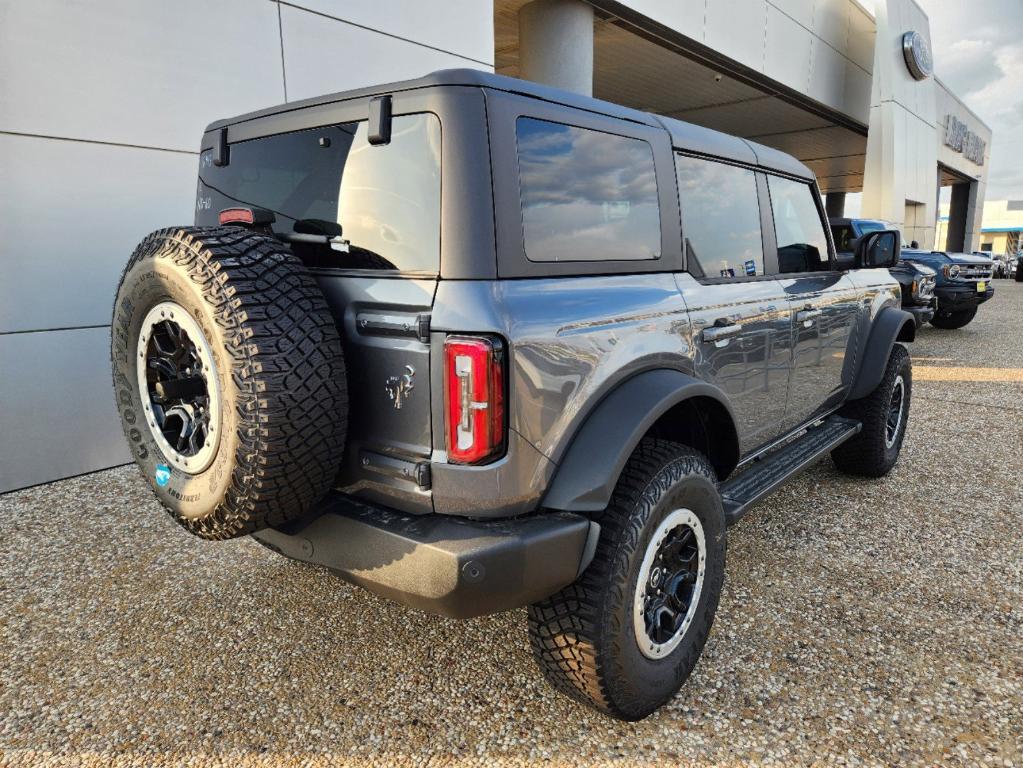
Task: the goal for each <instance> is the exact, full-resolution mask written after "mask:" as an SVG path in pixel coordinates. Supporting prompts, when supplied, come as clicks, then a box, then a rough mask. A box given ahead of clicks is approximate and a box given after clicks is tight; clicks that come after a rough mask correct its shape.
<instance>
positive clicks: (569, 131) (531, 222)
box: [515, 117, 661, 261]
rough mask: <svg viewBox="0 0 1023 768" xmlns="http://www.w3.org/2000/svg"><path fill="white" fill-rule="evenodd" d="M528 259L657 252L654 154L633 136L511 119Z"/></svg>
mask: <svg viewBox="0 0 1023 768" xmlns="http://www.w3.org/2000/svg"><path fill="white" fill-rule="evenodd" d="M515 139H516V145H517V148H518V160H519V196H520V200H521V203H522V232H523V240H524V244H525V249H526V258H528V259H529V260H530V261H625V260H639V259H656V258H658V257H659V256H660V255H661V216H660V209H659V206H658V201H657V179H656V177H655V175H654V154H653V150H652V149H651V147H650V145H649V144H648V143H647V142H645V141H642V140H640V139H632V138H627V137H625V136H615V135H613V134H610V133H602V132H600V131H593V130H588V129H585V128H576V127H573V126H570V125H562V124H560V123H551V122H547V121H545V120H536V119H534V118H530V117H520V118H518V119H517V121H516V123H515Z"/></svg>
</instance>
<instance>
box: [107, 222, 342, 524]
mask: <svg viewBox="0 0 1023 768" xmlns="http://www.w3.org/2000/svg"><path fill="white" fill-rule="evenodd" d="M111 360H112V364H113V373H114V389H115V391H116V397H117V408H118V411H119V413H120V416H121V424H122V426H123V428H124V433H125V435H126V436H127V438H128V442H129V444H130V446H131V450H132V453H133V454H134V457H135V461H136V462H137V463H138V465H139V467H140V468H141V470H142V474H143V476H144V477H145V478H146V480H147V481H148V482H149V483H150V485H151V486H152V488H153V490H154V491H155V492H156V496H157V498H158V499H159V500H160V502H161V503H162V504H163V505H164V506H165V507H166V508H167V510H168V511H169V512H170V514H171V515H172V516H173V517H174V519H175V520H176V521H177V522H178V523H180V524H181V525H182V526H184V527H185V528H187V529H188V530H189V531H190V532H191V533H194V534H195V535H197V536H201V537H202V538H206V539H228V538H233V537H236V536H243V535H246V534H249V533H252V532H253V531H256V530H259V529H260V528H265V527H268V526H277V525H280V524H283V523H285V522H287V521H289V520H293V519H295V518H296V517H299V516H301V515H303V514H304V513H306V512H308V511H309V510H310V508H312V506H313V505H314V504H315V503H316V502H317V501H318V500H319V499H320V498H321V497H322V496H323V495H324V494H325V493H326V492H327V491H328V490H329V489H330V487H331V484H332V482H333V479H334V477H335V476H336V474H337V470H338V468H339V466H340V464H341V458H342V452H343V451H344V444H345V432H346V426H347V419H348V394H347V384H346V379H345V366H344V358H343V353H342V350H341V340H340V338H339V336H338V331H337V327H336V325H335V323H334V319H333V317H332V315H331V313H330V310H329V309H328V307H327V303H326V301H325V299H324V297H323V294H322V293H321V291H320V289H319V287H318V286H317V284H316V281H315V280H314V279H313V277H312V275H311V273H310V272H309V270H308V269H307V268H306V267H305V266H304V265H303V264H302V262H301V261H299V259H298V258H297V257H296V256H295V255H294V254H292V253H291V251H290V250H289V249H288V247H287V246H286V245H284V244H282V243H281V242H279V241H277V240H275V239H274V238H272V237H270V236H268V235H262V234H259V233H254V232H251V231H249V230H246V229H243V228H240V227H216V228H201V227H187V228H179V229H165V230H160V231H158V232H154V233H153V234H151V235H149V236H148V237H147V238H146V239H145V240H143V241H142V242H141V243H140V244H139V246H138V247H137V248H136V249H135V252H134V254H132V257H131V260H130V261H129V262H128V265H127V267H125V270H124V273H123V274H122V276H121V282H120V285H119V286H118V289H117V298H116V300H115V302H114V313H113V325H112V328H111Z"/></svg>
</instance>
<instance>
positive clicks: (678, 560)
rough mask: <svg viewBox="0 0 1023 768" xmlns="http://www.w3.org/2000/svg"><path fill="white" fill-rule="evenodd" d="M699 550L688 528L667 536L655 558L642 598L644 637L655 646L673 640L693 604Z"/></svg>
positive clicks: (682, 528)
mask: <svg viewBox="0 0 1023 768" xmlns="http://www.w3.org/2000/svg"><path fill="white" fill-rule="evenodd" d="M699 560H700V548H699V546H698V545H697V543H696V534H695V533H694V532H693V529H692V528H690V527H689V526H687V525H683V526H679V527H678V528H676V529H675V530H673V531H671V532H670V533H669V534H668V537H667V539H666V540H665V541H664V543H663V544H661V546H660V547H659V548H658V550H657V554H656V555H655V556H654V563H655V565H654V567H653V569H652V570H651V572H650V576H649V577H648V578H647V585H646V596H645V598H644V603H645V610H644V618H645V622H646V634H647V637H649V638H650V639H651V640H653V641H654V642H655V643H657V644H658V645H663V644H664V643H667V642H668V641H669V640H671V638H672V637H674V635H675V633H677V632H678V631H679V629H681V627H682V622H683V621H685V617H686V615H687V614H688V613H689V606H690V605H691V604H692V599H693V592H694V591H695V589H696V581H697V571H698V570H699Z"/></svg>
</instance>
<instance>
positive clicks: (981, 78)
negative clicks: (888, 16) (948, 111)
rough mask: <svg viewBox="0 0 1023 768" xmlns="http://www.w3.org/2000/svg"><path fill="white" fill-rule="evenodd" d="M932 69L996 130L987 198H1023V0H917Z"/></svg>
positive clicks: (992, 146) (992, 147)
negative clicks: (925, 21)
mask: <svg viewBox="0 0 1023 768" xmlns="http://www.w3.org/2000/svg"><path fill="white" fill-rule="evenodd" d="M917 1H918V2H919V4H920V6H921V7H922V8H923V9H924V12H926V13H927V15H928V17H929V18H930V21H931V50H932V53H933V56H934V73H935V75H937V76H938V77H939V78H940V79H941V80H942V81H943V82H944V83H945V84H946V85H947V86H948V87H949V88H950V89H951V91H952V92H953V93H954V94H956V95H957V96H958V97H959V98H960V99H962V100H963V101H964V102H965V103H966V105H967V106H968V107H969V108H970V109H972V110H973V111H974V112H976V113H977V115H978V116H979V117H980V119H981V120H983V121H984V122H985V123H987V124H988V125H989V126H990V127H991V130H992V131H993V132H994V139H993V141H992V143H991V165H990V167H989V168H988V170H987V173H988V179H987V192H986V194H985V198H986V199H987V200H1006V199H1010V200H1021V199H1023V0H917Z"/></svg>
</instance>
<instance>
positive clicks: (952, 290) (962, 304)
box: [934, 283, 995, 312]
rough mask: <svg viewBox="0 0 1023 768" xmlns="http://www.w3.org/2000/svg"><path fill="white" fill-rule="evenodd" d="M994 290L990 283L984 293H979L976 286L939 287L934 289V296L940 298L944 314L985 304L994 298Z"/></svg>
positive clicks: (940, 305) (939, 306)
mask: <svg viewBox="0 0 1023 768" xmlns="http://www.w3.org/2000/svg"><path fill="white" fill-rule="evenodd" d="M994 294H995V291H994V288H992V287H991V284H990V283H988V285H987V290H985V291H984V293H978V292H977V288H976V286H974V285H972V284H971V285H963V286H954V287H953V286H938V287H937V288H935V289H934V295H935V296H936V297H937V298H938V309H940V310H941V311H942V312H958V311H959V310H963V309H972V308H973V307H976V306H979V305H981V304H983V303H984V302H985V301H987V300H988V299H990V298H991V297H992V296H994Z"/></svg>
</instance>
